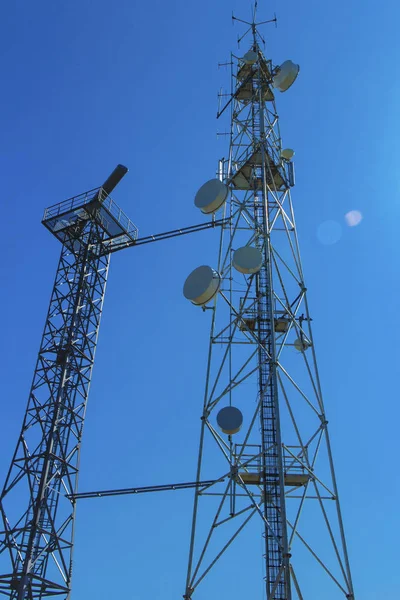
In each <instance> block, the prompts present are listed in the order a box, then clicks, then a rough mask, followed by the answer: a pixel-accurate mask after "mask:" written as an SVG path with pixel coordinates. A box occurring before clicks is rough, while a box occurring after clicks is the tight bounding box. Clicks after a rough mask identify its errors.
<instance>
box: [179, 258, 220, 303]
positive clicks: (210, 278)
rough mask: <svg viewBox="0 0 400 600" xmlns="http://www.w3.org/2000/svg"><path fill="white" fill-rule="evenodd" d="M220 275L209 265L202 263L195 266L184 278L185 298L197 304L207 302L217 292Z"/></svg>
mask: <svg viewBox="0 0 400 600" xmlns="http://www.w3.org/2000/svg"><path fill="white" fill-rule="evenodd" d="M220 283H221V277H220V276H219V274H218V273H217V271H214V269H212V268H211V267H208V266H206V265H203V266H201V267H197V269H195V270H194V271H192V272H191V273H190V275H189V276H188V277H187V278H186V281H185V284H184V286H183V295H184V296H185V298H187V299H188V300H190V302H193V304H196V305H198V306H201V305H203V304H207V302H209V301H210V300H211V299H212V298H213V297H214V296H215V294H216V293H217V292H218V289H219V286H220Z"/></svg>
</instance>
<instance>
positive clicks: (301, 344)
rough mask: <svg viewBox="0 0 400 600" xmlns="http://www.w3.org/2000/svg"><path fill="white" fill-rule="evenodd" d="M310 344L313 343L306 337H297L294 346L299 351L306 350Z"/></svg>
mask: <svg viewBox="0 0 400 600" xmlns="http://www.w3.org/2000/svg"><path fill="white" fill-rule="evenodd" d="M310 346H311V343H310V342H309V341H308V340H306V339H305V338H303V339H301V338H297V339H296V340H294V347H295V348H296V350H298V352H305V351H306V350H307V349H308V348H309V347H310Z"/></svg>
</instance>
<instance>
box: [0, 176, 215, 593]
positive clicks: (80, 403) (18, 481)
mask: <svg viewBox="0 0 400 600" xmlns="http://www.w3.org/2000/svg"><path fill="white" fill-rule="evenodd" d="M126 172H127V168H126V167H124V166H122V165H118V167H117V168H116V169H115V170H114V171H113V173H112V174H111V175H110V177H109V178H108V179H107V180H106V181H105V183H104V184H103V185H102V186H101V187H100V188H96V189H92V190H90V191H88V192H85V193H84V194H80V195H79V196H75V197H73V198H70V199H68V200H65V201H64V202H61V203H59V204H56V205H54V206H51V207H50V208H48V209H47V210H46V211H45V214H44V218H43V221H42V222H43V224H44V225H45V226H46V227H47V229H48V230H49V231H50V232H51V233H53V235H54V236H55V237H56V238H57V239H58V240H59V241H60V242H61V243H62V248H61V257H60V260H59V264H58V268H57V273H56V278H55V282H54V287H53V291H52V294H51V299H50V307H49V310H48V314H47V319H46V323H45V327H44V332H43V337H42V342H41V345H40V350H39V356H38V360H37V363H36V368H35V372H34V376H33V382H32V387H31V391H30V394H29V400H28V405H27V408H26V412H25V417H24V420H23V424H22V429H21V433H20V436H19V439H18V443H17V446H16V449H15V452H14V455H13V458H12V461H11V466H10V468H9V471H8V473H7V476H6V480H5V483H4V487H3V489H2V492H1V495H0V514H1V521H0V528H1V529H0V565H1V566H0V569H1V570H0V594H1V595H4V596H6V597H7V598H10V599H12V600H26V599H27V600H34V599H43V598H47V597H50V596H59V597H60V598H61V599H62V600H67V599H68V598H70V592H71V574H72V553H73V545H74V527H75V506H76V498H77V497H78V496H79V494H78V493H77V491H78V472H79V456H80V447H81V440H82V433H83V424H84V419H85V412H86V402H87V398H88V394H89V386H90V380H91V374H92V369H93V363H94V355H95V350H96V342H97V336H98V332H99V326H100V318H101V313H102V307H103V299H104V293H105V288H106V281H107V273H108V266H109V261H110V255H111V253H114V252H118V251H119V250H121V249H124V248H130V247H134V246H135V247H136V246H139V245H142V244H148V243H152V242H156V241H159V240H165V239H169V238H171V237H176V236H182V235H186V234H189V233H193V232H196V231H204V230H206V229H210V228H214V227H216V226H222V225H224V224H225V223H226V222H227V221H226V220H224V219H222V220H219V221H216V220H215V219H213V220H212V221H209V222H206V223H200V224H198V225H192V226H189V227H183V228H180V229H175V230H172V231H167V232H164V233H158V234H155V235H149V236H147V237H142V238H138V230H137V228H136V227H135V225H133V223H132V222H131V221H130V219H128V217H127V216H126V215H125V213H124V212H123V211H122V210H121V209H120V208H119V207H118V206H117V204H116V203H115V202H114V201H113V200H112V198H111V197H110V193H111V192H112V191H113V189H114V188H115V186H116V185H117V184H118V183H119V181H120V180H121V179H122V177H123V176H124V175H125V174H126ZM7 556H8V558H7ZM6 563H7V567H6V569H5V570H3V568H4V567H3V565H5V564H6Z"/></svg>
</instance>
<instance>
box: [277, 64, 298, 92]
mask: <svg viewBox="0 0 400 600" xmlns="http://www.w3.org/2000/svg"><path fill="white" fill-rule="evenodd" d="M299 70H300V67H299V65H296V64H295V63H294V62H292V61H291V60H285V62H284V63H283V64H282V65H281V66H280V67H279V69H278V72H277V74H276V75H275V77H274V78H273V86H274V87H275V88H277V89H278V90H279V91H280V92H286V90H288V89H289V88H290V86H291V85H292V84H293V83H294V82H295V80H296V78H297V75H298V74H299Z"/></svg>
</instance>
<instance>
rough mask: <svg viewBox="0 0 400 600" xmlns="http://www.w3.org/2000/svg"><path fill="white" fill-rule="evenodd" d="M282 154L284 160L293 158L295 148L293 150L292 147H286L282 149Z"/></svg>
mask: <svg viewBox="0 0 400 600" xmlns="http://www.w3.org/2000/svg"><path fill="white" fill-rule="evenodd" d="M281 156H282V158H283V159H284V160H287V161H289V160H292V158H293V156H294V150H292V149H291V148H285V149H284V150H282V152H281Z"/></svg>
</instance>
